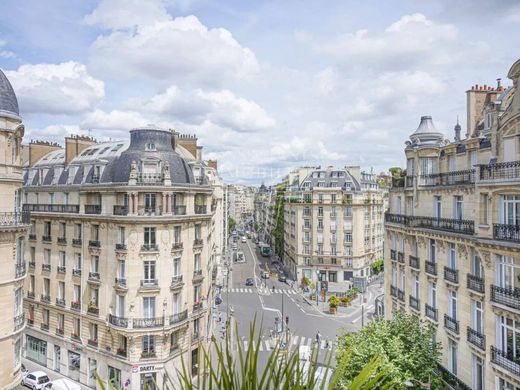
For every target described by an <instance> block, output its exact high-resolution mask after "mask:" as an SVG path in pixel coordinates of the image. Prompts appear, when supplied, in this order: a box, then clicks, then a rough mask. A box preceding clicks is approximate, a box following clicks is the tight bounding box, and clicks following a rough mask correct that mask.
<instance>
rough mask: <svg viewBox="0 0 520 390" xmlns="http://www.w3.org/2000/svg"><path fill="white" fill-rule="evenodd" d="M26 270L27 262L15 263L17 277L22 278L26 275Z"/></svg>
mask: <svg viewBox="0 0 520 390" xmlns="http://www.w3.org/2000/svg"><path fill="white" fill-rule="evenodd" d="M26 272H27V267H26V265H25V262H24V263H18V264H15V277H16V278H21V277H22V276H24V275H25V273H26Z"/></svg>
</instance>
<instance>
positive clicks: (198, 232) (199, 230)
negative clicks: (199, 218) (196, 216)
mask: <svg viewBox="0 0 520 390" xmlns="http://www.w3.org/2000/svg"><path fill="white" fill-rule="evenodd" d="M201 237H202V227H201V225H200V223H197V224H195V239H197V240H200V239H201Z"/></svg>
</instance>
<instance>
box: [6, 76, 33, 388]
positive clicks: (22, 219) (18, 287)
mask: <svg viewBox="0 0 520 390" xmlns="http://www.w3.org/2000/svg"><path fill="white" fill-rule="evenodd" d="M23 135H24V125H23V124H22V119H21V118H20V113H19V111H18V101H17V99H16V95H15V93H14V91H13V88H12V87H11V84H10V83H9V80H8V79H7V77H6V76H5V75H4V73H3V72H2V71H1V70H0V262H1V265H2V266H1V270H0V312H1V313H2V314H1V315H0V388H2V389H14V388H15V387H16V386H17V385H18V384H19V383H20V380H21V371H20V368H21V352H22V342H23V340H22V332H23V330H24V328H25V317H24V313H23V303H22V299H23V284H24V279H25V277H26V273H27V270H26V264H25V260H24V244H25V236H26V234H27V230H28V228H29V223H30V218H29V213H27V212H22V210H21V207H20V206H21V205H20V193H21V187H22V157H21V156H22V154H21V144H22V137H23Z"/></svg>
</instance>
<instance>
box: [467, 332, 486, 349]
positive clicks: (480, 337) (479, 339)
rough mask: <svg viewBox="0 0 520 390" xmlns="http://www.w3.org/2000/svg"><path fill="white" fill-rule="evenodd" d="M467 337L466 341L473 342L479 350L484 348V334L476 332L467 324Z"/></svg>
mask: <svg viewBox="0 0 520 390" xmlns="http://www.w3.org/2000/svg"><path fill="white" fill-rule="evenodd" d="M467 335H468V336H467V337H468V342H469V343H471V344H473V345H474V346H476V347H478V348H480V349H481V350H483V351H485V350H486V335H485V334H482V333H480V332H477V331H476V330H474V329H472V328H471V327H469V326H468V328H467Z"/></svg>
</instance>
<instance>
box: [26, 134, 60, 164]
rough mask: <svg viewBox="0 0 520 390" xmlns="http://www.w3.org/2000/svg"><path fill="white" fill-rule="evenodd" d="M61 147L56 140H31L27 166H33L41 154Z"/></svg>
mask: <svg viewBox="0 0 520 390" xmlns="http://www.w3.org/2000/svg"><path fill="white" fill-rule="evenodd" d="M58 149H61V146H60V145H59V144H57V143H56V142H49V141H33V140H31V142H30V143H29V167H33V166H34V164H36V163H37V162H38V161H39V160H40V159H41V158H42V157H43V156H45V155H46V154H49V153H50V152H54V151H55V150H58Z"/></svg>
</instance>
